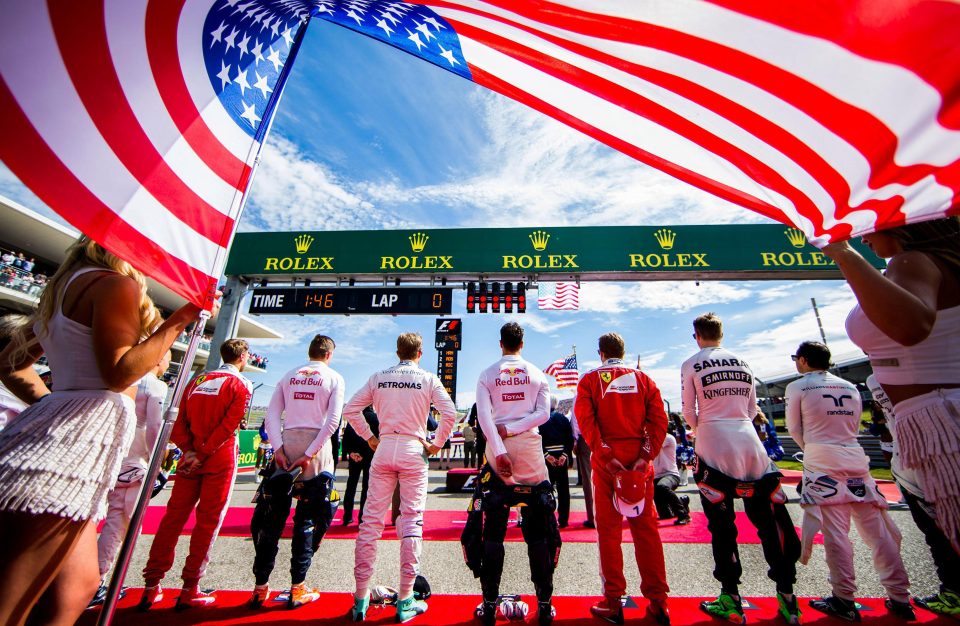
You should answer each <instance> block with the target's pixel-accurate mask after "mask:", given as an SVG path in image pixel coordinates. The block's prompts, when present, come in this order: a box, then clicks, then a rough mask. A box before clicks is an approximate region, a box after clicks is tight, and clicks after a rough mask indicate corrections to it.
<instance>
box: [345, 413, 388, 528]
mask: <svg viewBox="0 0 960 626" xmlns="http://www.w3.org/2000/svg"><path fill="white" fill-rule="evenodd" d="M363 419H365V420H366V421H367V424H368V425H369V426H370V430H372V431H373V434H374V436H375V437H378V438H379V437H380V420H378V419H377V414H376V412H375V411H374V410H373V407H372V406H368V407H367V408H365V409H364V410H363ZM343 457H344V458H346V459H348V460H349V462H350V464H349V466H348V467H349V469H348V472H349V473H348V475H347V489H346V491H345V492H344V494H343V502H342V504H343V525H344V526H347V525H348V524H350V523H352V522H353V501H354V499H355V498H356V495H357V482H359V481H360V477H361V475H362V476H363V484H362V488H361V491H360V515H359V516H358V520H359V521H360V522H362V521H363V505H364V504H365V503H366V501H367V486H368V485H369V483H370V461H372V460H373V450H372V449H371V448H370V446H369V444H367V441H366V439H363V438H362V437H361V436H360V435H358V434H357V431H355V430H354V429H353V426H351V425H350V424H347V427H346V429H344V431H343Z"/></svg>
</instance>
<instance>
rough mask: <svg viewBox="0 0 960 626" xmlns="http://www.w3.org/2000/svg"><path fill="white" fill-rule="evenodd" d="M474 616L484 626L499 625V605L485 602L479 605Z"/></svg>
mask: <svg viewBox="0 0 960 626" xmlns="http://www.w3.org/2000/svg"><path fill="white" fill-rule="evenodd" d="M473 614H474V616H475V617H476V618H477V619H478V620H480V623H481V624H483V626H494V625H495V624H496V623H497V603H496V602H487V601H486V600H484V601H483V602H481V603H480V604H478V605H477V608H476V609H475V610H474V612H473Z"/></svg>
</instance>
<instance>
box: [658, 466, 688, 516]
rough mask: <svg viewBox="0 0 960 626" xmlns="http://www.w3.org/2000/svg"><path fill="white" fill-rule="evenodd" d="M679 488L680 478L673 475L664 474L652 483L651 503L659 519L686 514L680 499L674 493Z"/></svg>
mask: <svg viewBox="0 0 960 626" xmlns="http://www.w3.org/2000/svg"><path fill="white" fill-rule="evenodd" d="M679 486H680V478H679V477H678V476H674V475H673V474H665V475H663V476H661V477H660V478H658V479H657V480H656V482H654V483H653V503H654V504H655V505H656V507H657V517H659V518H660V519H669V518H671V517H679V516H681V515H683V514H685V513H686V511H685V507H684V506H683V503H682V502H680V497H679V496H677V494H676V493H675V491H676V490H677V487H679Z"/></svg>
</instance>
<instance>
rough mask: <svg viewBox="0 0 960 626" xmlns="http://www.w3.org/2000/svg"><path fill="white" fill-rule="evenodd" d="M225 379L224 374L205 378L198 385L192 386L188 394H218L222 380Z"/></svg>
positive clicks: (221, 386)
mask: <svg viewBox="0 0 960 626" xmlns="http://www.w3.org/2000/svg"><path fill="white" fill-rule="evenodd" d="M225 380H227V377H226V376H218V377H217V378H205V379H204V380H203V381H202V382H200V384H199V385H197V386H196V387H194V388H193V391H192V392H190V395H194V394H199V395H201V396H218V395H220V389H222V388H223V383H224V381H225Z"/></svg>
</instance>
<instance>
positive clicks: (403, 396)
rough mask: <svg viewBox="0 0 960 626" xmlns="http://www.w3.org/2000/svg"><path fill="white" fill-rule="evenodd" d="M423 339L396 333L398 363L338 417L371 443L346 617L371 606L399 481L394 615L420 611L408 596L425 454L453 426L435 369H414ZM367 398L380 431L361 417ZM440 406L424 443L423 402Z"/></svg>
mask: <svg viewBox="0 0 960 626" xmlns="http://www.w3.org/2000/svg"><path fill="white" fill-rule="evenodd" d="M422 346H423V339H422V338H421V337H420V335H419V334H416V333H404V334H402V335H400V336H399V337H398V338H397V356H398V357H400V362H399V363H398V364H396V365H394V366H393V367H390V368H387V369H385V370H383V371H380V372H377V373H376V374H374V375H373V376H371V377H370V380H368V381H367V384H366V385H364V386H363V387H362V388H361V389H360V390H359V391H358V392H357V393H356V394H355V395H354V396H353V398H351V399H350V401H349V402H348V403H347V405H346V406H345V407H344V408H343V415H344V417H345V418H346V419H347V420H348V421H349V422H350V425H351V426H353V429H354V430H355V431H356V432H357V434H358V435H359V436H360V437H362V438H364V439H366V440H367V443H369V445H370V447H371V448H373V449H374V451H375V452H374V455H373V461H372V462H371V464H370V493H369V494H368V495H367V503H366V506H365V507H364V511H363V522H362V523H361V524H360V532H359V535H358V536H357V544H356V550H355V554H354V577H355V578H356V594H355V595H354V606H353V608H352V609H351V610H350V617H351V618H352V619H353V620H354V621H363V620H364V619H365V618H366V613H367V608H368V607H369V605H370V579H371V578H372V577H373V570H374V565H375V563H376V560H377V540H379V539H380V536H381V534H382V533H383V524H384V516H385V515H386V513H387V511H388V510H389V509H390V502H391V499H392V497H393V491H394V488H395V487H396V485H397V483H399V484H400V518H399V520H398V521H397V534H398V535H400V593H399V595H398V601H397V621H399V622H401V623H403V622H407V621H409V620H411V619H413V618H414V617H416V616H417V615H419V614H421V613H423V612H425V611H426V610H427V605H426V603H425V602H422V601H420V600H417V599H415V598H414V597H413V584H414V582H415V580H416V577H417V574H419V570H420V550H421V545H422V538H423V509H424V506H425V505H426V500H427V469H428V467H429V466H428V458H429V457H430V456H431V455H433V454H436V452H437V450H439V449H440V448H441V447H442V446H443V443H444V442H445V441H446V440H447V438H448V437H449V436H450V433H451V432H452V431H453V425H454V421H455V419H456V416H457V409H456V406H454V404H453V401H452V400H450V396H448V395H447V392H446V391H445V390H444V388H443V385H441V384H440V380H439V379H438V378H437V377H436V375H434V374H431V373H430V372H427V371H424V370H423V369H421V368H420V365H419V363H420V357H421V356H422V355H423V351H422ZM371 404H372V405H373V409H374V411H376V413H377V415H378V416H379V418H380V438H379V439H378V438H377V437H375V436H374V435H373V432H372V431H371V430H370V426H369V425H367V421H366V420H365V419H364V417H363V409H364V407H367V406H370V405H371ZM431 404H433V405H434V406H436V407H437V408H439V409H440V413H441V419H440V426H439V428H437V436H436V439H434V441H433V444H429V443H427V415H429V414H430V405H431Z"/></svg>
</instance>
